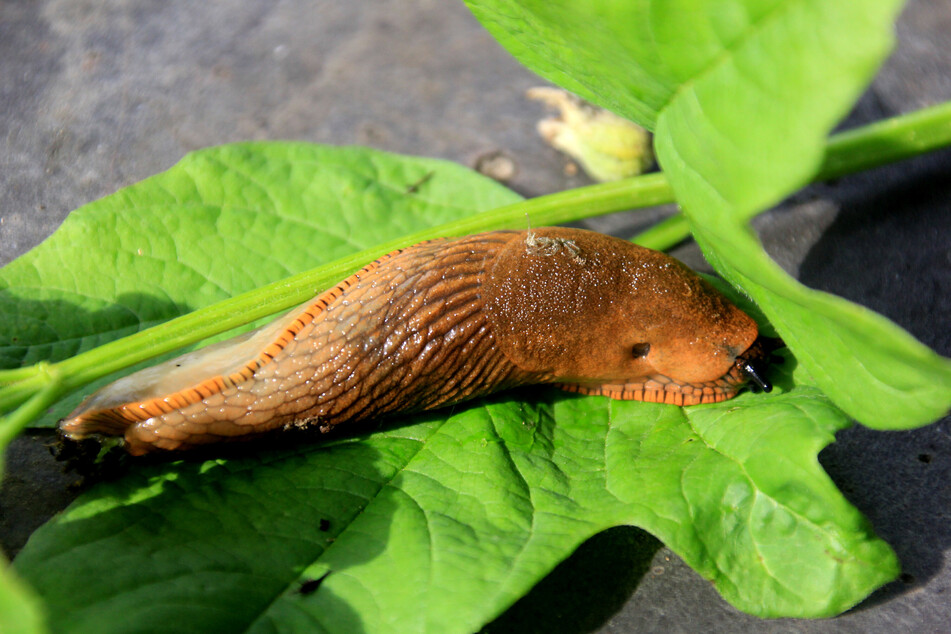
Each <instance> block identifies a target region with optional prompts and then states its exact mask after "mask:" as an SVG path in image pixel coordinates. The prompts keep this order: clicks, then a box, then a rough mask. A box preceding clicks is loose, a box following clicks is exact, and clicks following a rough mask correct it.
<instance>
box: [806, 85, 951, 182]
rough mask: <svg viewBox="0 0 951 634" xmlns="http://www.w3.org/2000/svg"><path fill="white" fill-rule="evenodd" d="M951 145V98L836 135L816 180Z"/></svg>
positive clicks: (832, 139) (831, 139)
mask: <svg viewBox="0 0 951 634" xmlns="http://www.w3.org/2000/svg"><path fill="white" fill-rule="evenodd" d="M948 145H951V101H946V102H944V103H941V104H938V105H936V106H931V107H930V108H924V109H922V110H916V111H914V112H910V113H908V114H905V115H901V116H898V117H892V118H891V119H885V120H883V121H878V122H876V123H872V124H870V125H866V126H862V127H861V128H856V129H854V130H847V131H845V132H840V133H839V134H836V135H834V136H832V137H831V138H830V139H829V143H828V145H827V147H826V156H825V161H823V163H822V167H820V168H819V173H818V174H817V175H816V178H815V180H817V181H823V180H829V179H833V178H839V177H840V176H845V175H847V174H853V173H855V172H861V171H864V170H867V169H872V168H873V167H879V166H880V165H886V164H888V163H895V162H896V161H901V160H903V159H907V158H911V157H913V156H917V155H919V154H924V153H925V152H930V151H932V150H937V149H939V148H942V147H945V146H948Z"/></svg>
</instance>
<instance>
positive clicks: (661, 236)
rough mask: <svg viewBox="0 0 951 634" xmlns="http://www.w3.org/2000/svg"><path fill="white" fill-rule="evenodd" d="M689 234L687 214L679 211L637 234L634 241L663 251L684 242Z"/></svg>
mask: <svg viewBox="0 0 951 634" xmlns="http://www.w3.org/2000/svg"><path fill="white" fill-rule="evenodd" d="M689 236H690V223H689V222H688V221H687V218H686V216H684V215H683V214H681V213H678V214H676V215H673V216H671V217H670V218H665V219H664V220H662V221H660V222H658V223H657V224H656V225H654V226H653V227H651V228H650V229H648V230H646V231H642V232H641V233H639V234H637V235H636V236H634V238H633V240H632V241H633V242H634V244H639V245H641V246H642V247H647V248H648V249H656V250H658V251H663V250H664V249H669V248H671V247H673V246H675V245H677V244H679V243H680V242H683V241H684V240H686V239H687V238H688V237H689Z"/></svg>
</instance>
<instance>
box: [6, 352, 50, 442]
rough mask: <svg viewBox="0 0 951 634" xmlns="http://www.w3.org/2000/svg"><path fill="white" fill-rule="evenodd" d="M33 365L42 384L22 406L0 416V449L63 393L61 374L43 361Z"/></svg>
mask: <svg viewBox="0 0 951 634" xmlns="http://www.w3.org/2000/svg"><path fill="white" fill-rule="evenodd" d="M34 367H36V368H37V372H36V376H37V377H39V378H41V379H42V385H41V387H40V388H39V389H38V390H36V391H34V393H33V395H32V396H31V397H30V398H29V400H27V401H26V403H25V404H24V405H23V406H22V407H20V408H19V409H17V410H16V411H15V412H13V413H12V414H10V415H9V416H4V417H3V418H0V451H2V450H3V448H5V447H6V446H7V445H8V444H10V441H11V440H13V439H14V438H16V437H17V435H18V434H19V433H20V432H21V431H23V429H24V428H25V427H26V426H27V425H29V424H30V421H32V420H33V419H35V418H36V417H38V416H39V415H40V414H42V413H43V412H44V411H45V410H46V409H47V408H48V407H49V406H50V405H52V404H53V403H55V402H56V401H57V400H58V399H59V398H60V397H61V396H62V395H63V382H62V378H61V377H62V375H61V373H60V372H58V371H57V370H56V368H54V367H53V366H50V364H49V363H45V362H44V363H38V364H36V366H34Z"/></svg>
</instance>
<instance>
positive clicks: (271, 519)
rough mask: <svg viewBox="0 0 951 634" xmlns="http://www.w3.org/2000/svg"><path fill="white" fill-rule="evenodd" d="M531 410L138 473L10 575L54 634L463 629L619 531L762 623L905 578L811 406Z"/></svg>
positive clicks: (812, 611)
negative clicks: (36, 599) (847, 492)
mask: <svg viewBox="0 0 951 634" xmlns="http://www.w3.org/2000/svg"><path fill="white" fill-rule="evenodd" d="M522 396H523V398H525V399H526V400H527V403H526V404H519V403H518V402H516V401H514V400H512V399H510V398H507V397H502V398H498V399H494V400H493V401H492V402H490V403H489V404H487V405H486V406H484V407H479V406H474V407H471V408H466V409H464V410H463V411H460V412H458V413H455V414H453V415H451V416H446V417H439V416H428V417H425V418H423V419H421V420H419V419H418V420H417V422H415V423H413V424H410V425H407V426H403V427H399V428H397V429H393V430H390V431H384V432H379V433H376V434H374V435H372V436H370V437H368V438H363V439H359V440H353V441H342V442H337V443H335V444H333V445H330V446H326V447H315V446H310V447H308V446H304V447H299V448H296V449H288V450H283V451H274V450H272V451H268V452H266V453H264V454H263V455H260V456H256V457H254V458H246V459H235V460H230V461H225V460H218V461H210V462H204V463H178V464H173V465H167V466H163V467H158V468H155V467H152V468H146V469H137V470H135V471H134V472H133V473H132V474H131V475H130V476H128V477H126V478H124V479H122V480H120V481H118V482H116V483H111V484H107V485H102V486H99V487H98V488H97V489H96V490H95V491H93V492H92V493H90V494H88V495H86V496H85V497H83V498H81V499H80V500H78V501H77V503H76V504H75V505H74V507H73V508H72V509H70V510H69V511H67V512H66V513H65V514H64V515H62V516H61V517H58V518H56V519H55V520H54V521H53V522H51V523H50V524H48V525H47V526H46V527H44V528H42V529H41V530H40V531H38V533H37V534H36V535H35V536H34V537H33V538H32V539H31V541H30V542H29V544H28V545H27V547H26V548H25V549H24V551H23V552H22V554H21V555H20V556H19V558H18V560H17V568H18V570H19V571H20V572H21V574H23V575H24V577H25V579H26V580H28V581H29V582H31V583H33V584H34V585H35V586H36V587H37V588H38V590H39V592H40V593H41V594H42V596H43V598H44V599H45V600H46V601H47V602H48V603H49V612H50V614H51V615H52V617H51V618H53V623H52V625H53V627H54V629H55V630H56V631H89V630H93V629H94V630H96V631H100V632H107V631H119V630H124V631H151V630H152V629H154V628H155V627H157V624H160V626H161V629H162V631H194V632H200V631H235V630H242V631H243V630H251V631H274V630H282V629H283V630H295V631H338V632H350V631H360V630H363V631H373V632H381V631H404V632H410V631H413V632H424V631H431V632H467V631H472V630H474V629H477V628H478V627H479V626H480V625H481V624H483V623H485V622H487V621H488V620H490V619H491V618H493V617H494V616H496V615H497V614H498V613H500V612H501V611H502V610H503V609H504V608H505V607H507V606H508V605H510V604H511V603H512V602H514V601H515V600H516V599H517V598H518V597H520V596H521V595H522V594H524V593H525V592H526V591H527V590H528V589H529V588H530V587H531V586H532V585H533V584H534V583H535V582H536V581H537V580H538V579H539V578H540V577H541V576H542V575H544V574H545V573H546V572H547V571H549V570H550V569H551V568H552V567H553V566H554V565H555V564H556V563H557V562H558V561H559V560H560V559H562V558H564V557H565V556H567V555H568V554H570V553H571V552H572V550H573V549H574V548H575V547H576V546H577V545H578V544H580V543H581V542H582V541H583V540H584V539H585V538H587V537H589V536H590V535H592V534H594V533H595V532H597V531H599V530H601V529H604V528H606V527H609V526H613V525H616V524H619V523H633V524H637V525H639V526H643V527H644V528H646V529H647V530H649V531H651V532H652V533H654V534H655V535H657V536H658V537H659V538H660V539H662V540H663V541H664V542H665V543H667V544H668V545H669V546H670V547H671V548H672V549H673V550H675V551H676V552H677V553H678V554H680V555H681V556H682V557H683V558H684V559H685V560H686V561H687V562H688V563H689V564H690V565H692V566H693V567H695V568H696V569H697V570H698V571H700V572H701V574H703V575H705V576H707V577H708V578H710V579H711V580H712V581H713V582H714V583H715V584H716V586H717V588H718V589H719V590H720V591H721V592H722V593H723V595H724V596H725V597H726V598H727V599H728V600H730V601H731V602H732V603H734V604H735V605H737V606H738V607H740V608H741V609H744V610H747V611H750V612H753V613H757V614H760V615H762V616H789V615H794V616H823V615H831V614H836V613H838V612H840V611H842V610H843V609H845V608H847V607H849V606H851V605H852V604H853V603H855V602H856V601H857V600H859V599H860V598H862V597H863V596H865V595H866V594H867V593H868V592H870V591H871V590H872V589H874V588H875V587H876V586H878V585H880V584H881V583H883V582H885V581H887V580H889V579H891V578H892V577H894V575H895V574H896V573H897V563H896V560H895V558H894V556H893V554H892V553H891V551H890V550H889V548H888V546H887V545H885V544H884V543H883V542H881V541H879V540H878V539H876V538H875V537H874V535H873V534H872V533H871V531H870V529H869V527H868V525H867V523H866V522H865V520H864V519H863V518H862V517H861V516H860V515H859V514H858V513H857V512H856V511H855V510H854V509H853V508H852V507H850V506H849V505H848V503H847V502H846V501H845V500H844V499H843V498H842V497H841V495H840V494H839V493H838V492H837V491H836V490H835V488H834V486H833V485H832V484H831V482H830V481H829V480H828V478H827V477H826V476H825V474H823V473H822V471H821V469H820V468H819V467H818V464H817V462H816V460H815V455H816V451H818V449H820V448H821V447H822V446H823V445H824V444H826V443H827V442H828V441H830V440H831V438H832V434H833V433H834V432H835V430H837V429H839V428H841V427H842V426H844V425H845V424H846V421H845V420H844V419H843V417H842V415H841V414H839V413H838V410H837V409H836V408H835V407H833V406H831V404H829V403H828V402H827V401H826V400H825V399H824V398H823V397H822V396H821V395H820V394H819V393H818V392H817V391H816V390H815V389H810V388H801V389H799V390H798V391H794V392H793V393H788V394H786V395H783V396H781V397H777V398H770V399H768V401H769V402H768V403H764V402H763V399H760V398H758V397H757V396H755V395H750V396H746V397H741V399H740V400H739V401H738V402H735V403H731V404H729V405H725V406H716V407H704V408H694V409H690V410H682V409H679V408H676V407H670V406H661V405H649V404H640V403H615V402H610V401H608V400H606V399H602V398H596V399H581V398H575V397H569V396H559V395H557V394H554V393H553V392H550V391H548V392H543V393H531V394H528V395H525V394H523V395H522ZM790 553H796V556H795V557H790V556H789V555H790ZM328 573H329V574H328ZM325 575H326V577H325ZM318 579H322V580H323V581H322V583H321V584H320V585H319V587H318V588H317V589H316V590H313V586H315V585H316V584H315V583H313V582H314V580H318Z"/></svg>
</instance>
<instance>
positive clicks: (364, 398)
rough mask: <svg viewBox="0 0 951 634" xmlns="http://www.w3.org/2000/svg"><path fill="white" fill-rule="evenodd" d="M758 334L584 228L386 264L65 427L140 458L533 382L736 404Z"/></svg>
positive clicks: (111, 394)
mask: <svg viewBox="0 0 951 634" xmlns="http://www.w3.org/2000/svg"><path fill="white" fill-rule="evenodd" d="M756 338H757V328H756V324H755V322H753V320H752V319H750V318H749V317H748V316H747V315H746V314H745V313H743V312H742V311H741V310H739V309H738V308H736V307H735V306H734V305H733V304H731V303H730V302H729V301H727V300H726V299H725V298H724V297H723V296H722V295H720V294H719V293H718V292H717V291H715V290H714V289H713V288H712V287H711V286H710V285H708V284H707V283H706V282H705V281H703V280H702V279H701V278H699V277H698V276H697V275H696V274H694V273H693V272H692V271H690V270H689V269H687V268H686V267H685V266H684V265H682V264H681V263H679V262H677V261H676V260H674V259H672V258H670V257H668V256H666V255H664V254H662V253H658V252H656V251H651V250H649V249H644V248H641V247H637V246H634V245H632V244H630V243H629V242H626V241H624V240H620V239H617V238H612V237H609V236H604V235H601V234H597V233H592V232H588V231H582V230H578V229H564V228H544V229H538V230H534V231H531V232H525V231H522V232H510V231H499V232H492V233H485V234H479V235H474V236H468V237H465V238H460V239H456V240H446V239H443V240H433V241H430V242H424V243H422V244H418V245H415V246H413V247H410V248H407V249H404V250H402V251H397V252H394V253H392V254H390V255H387V256H385V257H383V258H381V259H380V260H377V261H376V262H374V263H373V264H370V265H369V266H367V267H365V268H364V269H362V270H361V271H359V272H358V273H356V274H354V275H353V276H351V277H349V278H347V279H346V280H344V281H342V282H341V283H340V284H338V285H337V286H336V287H334V288H332V289H330V290H329V291H326V292H325V293H323V294H321V295H319V296H318V297H316V298H315V299H314V300H311V301H309V302H307V303H306V304H304V305H303V306H301V307H299V308H297V309H295V310H293V311H291V312H290V313H288V314H287V315H285V316H284V317H282V318H279V319H278V320H276V321H274V322H272V323H271V324H268V325H266V326H263V327H262V328H259V329H258V330H255V331H252V332H251V333H247V334H245V335H242V336H240V337H237V338H235V339H232V340H229V341H226V342H222V343H219V344H214V345H212V346H208V347H206V348H204V349H202V350H199V351H196V352H192V353H189V354H186V355H184V356H182V357H179V358H177V359H173V360H171V361H168V362H165V363H163V364H160V365H158V366H155V367H153V368H148V369H146V370H142V371H140V372H137V373H135V374H132V375H129V376H127V377H125V378H123V379H120V380H119V381H117V382H115V383H113V384H111V385H109V386H106V387H105V388H103V389H102V390H100V391H99V392H96V393H95V394H93V395H92V396H91V397H89V398H88V399H86V400H85V401H84V402H83V403H82V405H80V406H79V408H77V409H76V411H75V412H73V413H72V414H71V415H70V417H69V418H67V419H65V420H64V421H63V422H62V423H61V429H62V431H63V432H64V434H65V435H66V436H68V437H71V438H74V439H80V438H84V437H86V436H89V435H90V434H108V435H124V437H125V446H126V449H127V450H128V451H129V452H130V453H132V454H135V455H139V454H144V453H146V452H149V451H154V450H177V449H187V448H191V447H195V446H198V445H203V444H208V443H214V442H219V441H223V440H228V439H235V438H241V437H248V436H253V435H258V434H262V433H265V432H268V431H271V430H275V429H280V428H285V427H290V426H297V427H310V426H313V427H318V428H319V429H320V430H321V431H328V430H329V429H331V428H332V427H333V426H335V425H337V424H339V423H341V422H344V421H348V420H359V419H368V418H374V417H378V416H381V415H384V414H387V413H391V412H414V411H420V410H425V409H432V408H436V407H440V406H444V405H448V404H451V403H457V402H460V401H463V400H466V399H470V398H474V397H477V396H482V395H485V394H488V393H490V392H494V391H497V390H501V389H506V388H509V387H513V386H516V385H524V384H529V383H558V384H559V385H560V386H561V387H563V388H565V389H569V390H573V391H578V392H583V393H588V394H604V395H607V396H611V397H614V398H626V399H638V400H646V401H655V402H668V403H674V404H678V405H690V404H696V403H701V402H704V403H706V402H716V401H721V400H724V399H727V398H730V397H732V396H733V395H735V394H736V392H737V390H739V389H740V388H741V387H742V385H743V384H744V383H745V382H746V379H745V377H744V376H743V375H742V373H741V372H740V371H739V370H738V368H737V363H736V359H737V356H738V355H741V354H742V353H744V352H745V351H746V350H747V349H748V348H750V346H751V345H752V344H753V342H754V340H756Z"/></svg>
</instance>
